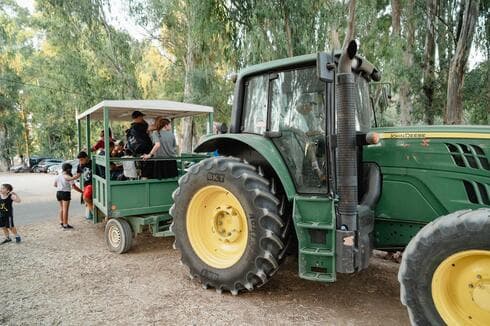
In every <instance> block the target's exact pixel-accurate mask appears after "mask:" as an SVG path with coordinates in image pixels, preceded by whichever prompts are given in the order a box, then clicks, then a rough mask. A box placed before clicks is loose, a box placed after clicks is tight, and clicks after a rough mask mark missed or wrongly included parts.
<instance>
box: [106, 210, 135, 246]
mask: <svg viewBox="0 0 490 326" xmlns="http://www.w3.org/2000/svg"><path fill="white" fill-rule="evenodd" d="M104 237H105V241H106V244H107V248H108V249H109V250H110V251H112V252H115V253H117V254H123V253H125V252H127V251H128V250H129V249H130V248H131V245H132V244H133V231H132V230H131V226H130V225H129V223H128V222H127V221H126V220H125V219H122V218H112V219H110V220H109V221H107V224H106V226H105V232H104Z"/></svg>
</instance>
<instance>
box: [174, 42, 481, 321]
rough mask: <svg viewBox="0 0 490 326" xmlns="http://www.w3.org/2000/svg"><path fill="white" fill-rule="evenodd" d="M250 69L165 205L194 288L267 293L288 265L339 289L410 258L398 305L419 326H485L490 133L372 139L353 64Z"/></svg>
mask: <svg viewBox="0 0 490 326" xmlns="http://www.w3.org/2000/svg"><path fill="white" fill-rule="evenodd" d="M356 52H357V46H356V45H355V42H351V43H350V45H349V47H348V49H347V50H346V51H345V52H344V53H342V55H339V54H335V53H331V54H329V53H319V54H315V55H305V56H299V57H294V58H288V59H284V60H277V61H273V62H269V63H265V64H260V65H256V66H253V67H249V68H247V69H245V70H244V71H242V72H241V73H240V74H239V75H238V76H237V80H236V89H235V96H234V103H233V110H232V121H231V127H230V133H228V134H220V135H214V136H209V137H206V138H205V139H204V140H203V141H202V142H201V143H200V144H199V145H198V146H197V148H196V149H195V151H196V152H212V151H215V150H217V151H218V153H219V155H220V156H217V157H212V158H208V159H204V160H202V161H201V162H199V163H197V164H195V165H193V166H192V167H190V168H189V170H188V172H187V173H186V174H185V175H184V176H183V177H182V178H180V180H179V187H178V188H177V190H176V191H175V192H174V194H173V199H174V205H173V207H172V208H171V210H170V214H171V215H172V216H173V218H174V220H173V225H172V230H173V232H174V233H175V236H176V247H177V249H179V250H180V252H181V254H182V262H183V263H184V264H185V265H186V266H188V268H189V270H190V274H191V277H195V278H197V279H198V280H199V281H200V282H201V283H202V284H203V286H204V287H208V286H209V287H214V288H215V289H216V290H217V291H219V292H221V291H223V290H224V291H230V292H231V293H232V294H234V295H235V294H238V293H239V292H240V291H246V290H248V291H252V290H254V289H255V288H258V287H260V286H262V285H264V284H265V283H266V282H267V281H268V280H269V279H270V278H271V277H272V276H273V275H274V274H275V273H276V272H277V270H278V269H279V266H280V265H281V263H282V262H283V261H284V258H285V257H286V255H287V254H289V253H291V252H294V253H295V254H296V252H297V255H298V265H299V276H300V277H301V278H304V279H307V280H311V281H320V282H334V281H335V280H336V275H337V273H355V272H358V271H361V270H363V269H365V268H367V267H368V265H369V259H370V255H371V253H372V251H373V249H379V250H385V251H399V250H404V253H403V260H402V263H401V267H400V271H399V275H398V278H399V281H400V284H401V301H402V303H403V304H404V305H406V306H407V308H408V313H409V316H410V319H411V321H412V323H413V324H415V325H443V324H444V323H446V324H449V325H463V324H465V325H466V324H472V325H490V163H489V160H490V128H489V127H476V126H466V127H463V126H438V127H436V126H433V127H422V126H420V127H419V126H417V127H404V128H372V129H371V126H372V124H373V107H372V101H371V99H370V96H369V83H370V82H372V81H374V82H376V81H379V80H380V73H379V72H378V71H377V69H376V68H375V67H374V66H373V65H372V64H371V63H369V62H368V61H367V60H366V59H364V58H362V57H360V56H358V55H357V54H356Z"/></svg>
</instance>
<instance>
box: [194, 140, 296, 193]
mask: <svg viewBox="0 0 490 326" xmlns="http://www.w3.org/2000/svg"><path fill="white" fill-rule="evenodd" d="M216 150H217V151H218V154H219V155H221V156H234V157H239V158H242V159H244V160H246V161H247V162H249V163H250V164H252V165H254V166H261V167H262V168H264V169H267V170H268V171H266V172H269V173H273V174H275V176H276V177H277V179H278V180H279V181H280V182H281V185H282V188H283V189H284V192H285V194H286V196H287V198H288V200H292V199H293V197H294V195H295V194H296V189H295V186H294V182H293V179H292V178H291V175H290V174H289V170H288V168H287V166H286V164H285V163H284V160H283V158H282V156H281V154H280V153H279V151H278V150H277V148H276V146H274V144H273V143H272V141H271V140H270V139H268V138H265V137H264V136H260V135H253V134H220V135H212V136H207V137H206V138H204V139H203V140H202V141H201V142H200V143H199V144H198V145H197V146H196V148H195V149H194V152H196V153H202V152H214V151H216ZM269 173H266V174H269Z"/></svg>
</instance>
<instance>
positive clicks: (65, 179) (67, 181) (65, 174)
mask: <svg viewBox="0 0 490 326" xmlns="http://www.w3.org/2000/svg"><path fill="white" fill-rule="evenodd" d="M71 169H72V165H71V164H70V163H63V165H62V166H61V170H62V172H61V174H60V175H58V176H56V180H55V181H54V186H55V187H56V188H57V190H58V191H57V192H56V199H57V200H58V202H59V204H60V215H59V216H60V225H61V227H62V228H63V229H64V230H68V229H73V226H71V225H70V224H68V211H69V209H70V200H71V189H72V188H73V189H75V190H76V191H78V192H79V193H83V191H82V190H81V189H80V188H79V187H78V186H77V185H76V184H75V181H74V180H75V179H76V178H77V177H73V175H72V173H71Z"/></svg>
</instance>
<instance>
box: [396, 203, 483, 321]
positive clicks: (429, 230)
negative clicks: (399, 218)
mask: <svg viewBox="0 0 490 326" xmlns="http://www.w3.org/2000/svg"><path fill="white" fill-rule="evenodd" d="M489 235H490V209H479V210H474V211H471V210H464V211H458V212H455V213H452V214H449V215H446V216H442V217H440V218H438V219H436V220H434V221H433V222H431V223H429V224H428V225H426V226H425V227H424V228H423V229H422V230H420V232H419V233H417V235H416V236H415V237H414V238H413V239H412V240H411V241H410V243H409V244H408V246H407V248H406V250H405V252H404V253H403V259H402V263H401V266H400V271H399V273H398V280H399V281H400V284H401V294H400V296H401V301H402V303H403V304H404V305H406V306H407V309H408V313H409V316H410V321H411V322H412V324H413V325H445V324H448V325H466V324H468V325H490V236H489Z"/></svg>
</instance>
